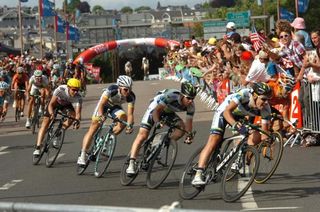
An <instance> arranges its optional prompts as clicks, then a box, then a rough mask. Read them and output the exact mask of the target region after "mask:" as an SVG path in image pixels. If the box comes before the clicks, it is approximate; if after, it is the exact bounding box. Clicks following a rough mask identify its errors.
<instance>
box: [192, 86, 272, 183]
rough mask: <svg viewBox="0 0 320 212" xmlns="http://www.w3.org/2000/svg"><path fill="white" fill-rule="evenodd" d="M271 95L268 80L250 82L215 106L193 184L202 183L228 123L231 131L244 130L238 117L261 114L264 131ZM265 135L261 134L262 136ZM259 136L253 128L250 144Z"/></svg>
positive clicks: (258, 140)
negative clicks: (207, 166)
mask: <svg viewBox="0 0 320 212" xmlns="http://www.w3.org/2000/svg"><path fill="white" fill-rule="evenodd" d="M271 97H272V90H271V88H270V87H269V85H268V84H266V83H264V82H258V83H253V85H252V88H243V89H241V90H239V91H238V92H236V93H234V94H230V95H229V96H227V98H226V99H225V100H224V101H223V103H221V105H220V106H219V107H218V108H217V111H216V113H215V114H214V116H213V119H212V124H211V129H210V135H209V138H208V141H207V144H206V145H205V147H204V148H203V150H202V151H201V153H200V157H199V163H198V169H197V172H196V175H195V177H194V179H193V180H192V184H193V185H194V186H201V185H204V184H205V181H204V180H203V179H202V173H203V170H204V169H205V167H206V165H207V162H208V160H209V158H210V156H211V155H212V153H213V151H214V150H215V149H216V147H217V146H218V144H219V143H220V142H221V140H222V138H223V135H224V131H225V128H226V126H227V124H230V125H231V126H232V129H233V130H234V131H238V132H240V134H245V133H246V132H247V129H246V128H245V126H243V125H241V123H240V122H239V120H240V119H241V118H244V117H245V116H249V117H250V118H254V117H255V116H260V115H261V118H262V120H261V124H262V129H263V130H264V131H268V123H269V119H270V115H271V109H270V105H269V103H268V100H269V99H270V98H271ZM265 138H266V137H265V136H264V135H263V137H262V139H265ZM260 141H261V136H260V134H259V133H258V132H253V133H252V134H251V135H250V137H249V139H248V144H249V145H255V144H258V143H259V142H260Z"/></svg>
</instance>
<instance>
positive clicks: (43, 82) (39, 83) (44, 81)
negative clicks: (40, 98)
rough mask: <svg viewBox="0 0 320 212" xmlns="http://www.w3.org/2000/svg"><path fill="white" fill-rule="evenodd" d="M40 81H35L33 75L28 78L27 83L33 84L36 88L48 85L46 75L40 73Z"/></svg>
mask: <svg viewBox="0 0 320 212" xmlns="http://www.w3.org/2000/svg"><path fill="white" fill-rule="evenodd" d="M41 78H42V79H41V81H37V80H36V79H35V76H34V75H33V76H32V77H31V78H30V79H29V84H30V85H34V86H35V87H36V88H38V89H41V88H46V87H48V85H49V80H48V78H47V77H46V76H44V75H42V76H41Z"/></svg>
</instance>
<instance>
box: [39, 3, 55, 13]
mask: <svg viewBox="0 0 320 212" xmlns="http://www.w3.org/2000/svg"><path fill="white" fill-rule="evenodd" d="M53 8H54V3H52V2H51V1H49V0H40V15H41V16H44V17H49V16H55V15H56V12H55V11H54V9H53Z"/></svg>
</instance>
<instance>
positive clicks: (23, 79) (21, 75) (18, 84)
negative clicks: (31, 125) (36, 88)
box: [11, 66, 28, 116]
mask: <svg viewBox="0 0 320 212" xmlns="http://www.w3.org/2000/svg"><path fill="white" fill-rule="evenodd" d="M27 87H28V75H27V74H26V73H25V72H24V68H23V67H22V66H19V67H18V68H17V70H16V73H15V75H14V76H13V78H12V82H11V89H12V90H13V91H14V102H13V107H14V108H15V107H16V102H17V93H18V91H19V90H24V92H26V88H27ZM24 96H25V95H24ZM24 106H25V98H23V99H22V102H21V107H20V109H21V114H20V115H21V116H23V115H24V113H23V111H24Z"/></svg>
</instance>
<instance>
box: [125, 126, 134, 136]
mask: <svg viewBox="0 0 320 212" xmlns="http://www.w3.org/2000/svg"><path fill="white" fill-rule="evenodd" d="M132 132H133V125H132V124H130V125H129V126H127V128H126V133H127V134H131V133H132Z"/></svg>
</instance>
